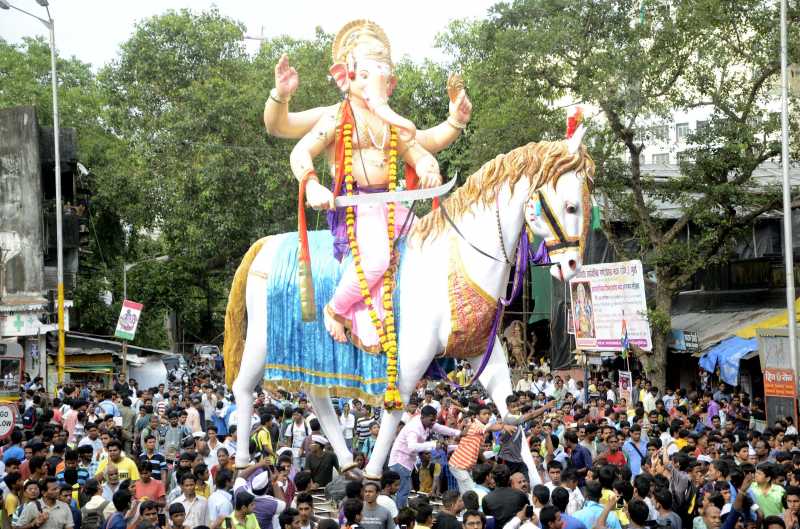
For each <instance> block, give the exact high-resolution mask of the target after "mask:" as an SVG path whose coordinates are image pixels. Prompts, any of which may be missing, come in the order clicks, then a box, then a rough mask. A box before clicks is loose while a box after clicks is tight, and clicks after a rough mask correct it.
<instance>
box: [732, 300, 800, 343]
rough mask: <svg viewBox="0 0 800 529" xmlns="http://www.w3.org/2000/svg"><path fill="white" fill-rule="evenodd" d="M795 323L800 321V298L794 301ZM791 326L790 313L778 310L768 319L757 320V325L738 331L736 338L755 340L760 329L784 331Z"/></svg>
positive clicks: (753, 324) (747, 326) (746, 326)
mask: <svg viewBox="0 0 800 529" xmlns="http://www.w3.org/2000/svg"><path fill="white" fill-rule="evenodd" d="M794 314H795V321H800V319H798V315H800V298H797V299H796V300H795V301H794ZM788 325H789V311H787V310H785V309H784V310H777V311H776V313H775V314H773V315H772V316H769V317H767V318H763V319H760V320H757V321H756V322H755V323H752V324H750V325H745V326H744V327H741V328H739V329H737V330H736V336H739V337H740V338H755V337H756V336H758V329H782V328H784V327H787V326H788Z"/></svg>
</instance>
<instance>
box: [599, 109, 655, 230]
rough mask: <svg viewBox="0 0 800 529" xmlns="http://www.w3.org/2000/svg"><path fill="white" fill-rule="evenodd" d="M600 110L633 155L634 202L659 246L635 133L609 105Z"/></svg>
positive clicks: (632, 186) (641, 218)
mask: <svg viewBox="0 0 800 529" xmlns="http://www.w3.org/2000/svg"><path fill="white" fill-rule="evenodd" d="M600 108H601V109H602V110H603V112H605V114H606V116H607V117H608V122H609V124H610V125H611V130H612V131H614V134H615V135H616V136H617V138H619V139H620V140H622V141H623V143H624V144H625V147H626V148H627V149H628V152H629V153H630V154H631V189H632V190H633V202H634V204H635V206H636V207H635V209H636V214H637V216H638V217H639V222H641V223H642V224H643V225H644V226H645V228H647V235H648V238H649V239H650V242H651V244H654V245H655V244H658V241H659V239H660V236H659V235H658V234H656V231H655V226H653V221H652V219H651V218H650V212H649V211H648V210H647V204H646V203H645V200H644V190H643V189H642V173H641V166H640V165H639V152H640V149H639V148H638V147H637V146H636V144H635V142H634V141H633V132H632V131H631V130H630V129H626V128H625V127H624V126H623V125H622V121H621V120H620V117H619V114H617V113H616V112H615V111H613V110H611V108H609V106H608V104H607V103H605V102H603V103H600Z"/></svg>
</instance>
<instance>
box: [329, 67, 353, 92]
mask: <svg viewBox="0 0 800 529" xmlns="http://www.w3.org/2000/svg"><path fill="white" fill-rule="evenodd" d="M328 71H329V72H330V74H331V76H332V77H333V80H334V81H335V82H336V86H338V87H339V90H341V91H342V92H346V91H347V89H348V88H350V78H349V77H348V75H347V64H345V63H343V62H336V63H333V65H332V66H331V67H330V70H328Z"/></svg>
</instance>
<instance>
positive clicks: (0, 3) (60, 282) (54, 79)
mask: <svg viewBox="0 0 800 529" xmlns="http://www.w3.org/2000/svg"><path fill="white" fill-rule="evenodd" d="M36 1H37V3H38V4H39V5H41V6H42V7H44V8H45V9H46V10H47V20H45V19H43V18H40V17H38V16H36V15H34V14H33V13H29V12H28V11H25V10H24V9H20V8H18V7H16V6H13V5H11V4H9V3H8V2H7V1H6V0H0V8H2V9H14V10H16V11H19V12H20V13H24V14H26V15H28V16H30V17H33V18H35V19H36V20H38V21H39V22H41V23H42V24H44V26H45V27H46V28H47V29H48V31H49V32H50V82H51V85H52V90H53V145H54V151H53V152H54V154H55V173H56V254H57V255H56V260H57V264H56V274H57V279H56V283H57V284H56V289H57V293H58V383H59V384H63V383H64V364H65V359H64V238H63V233H64V229H63V219H62V213H63V211H62V209H63V208H62V206H61V141H60V140H61V137H60V135H59V123H58V121H59V120H58V75H57V72H56V34H55V25H54V23H53V17H51V16H50V8H49V7H48V3H47V0H36ZM45 357H46V355H45ZM45 385H47V381H46V380H45Z"/></svg>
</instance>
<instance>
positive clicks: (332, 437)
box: [308, 386, 353, 468]
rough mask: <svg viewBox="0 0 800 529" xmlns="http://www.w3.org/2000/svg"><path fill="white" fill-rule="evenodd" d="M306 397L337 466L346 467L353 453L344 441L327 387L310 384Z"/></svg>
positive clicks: (351, 459)
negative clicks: (333, 454) (329, 445)
mask: <svg viewBox="0 0 800 529" xmlns="http://www.w3.org/2000/svg"><path fill="white" fill-rule="evenodd" d="M308 398H309V399H310V400H311V405H312V406H313V407H314V413H315V414H316V415H317V420H318V421H319V424H320V426H321V427H322V431H323V432H324V433H325V437H327V438H328V442H329V443H330V444H331V448H333V452H334V453H335V454H336V458H337V459H338V460H339V468H343V467H346V466H347V465H349V464H350V463H352V462H353V454H351V453H350V450H348V448H347V444H346V443H345V440H344V433H343V432H342V427H341V425H340V424H339V418H338V417H337V416H336V410H334V409H333V403H332V402H331V394H330V392H329V391H328V388H321V387H317V386H311V387H310V388H309V391H308Z"/></svg>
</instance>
